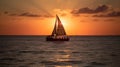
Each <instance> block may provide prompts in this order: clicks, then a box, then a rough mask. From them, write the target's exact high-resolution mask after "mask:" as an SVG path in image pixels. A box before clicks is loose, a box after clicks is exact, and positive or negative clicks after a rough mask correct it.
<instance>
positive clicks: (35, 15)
mask: <svg viewBox="0 0 120 67" xmlns="http://www.w3.org/2000/svg"><path fill="white" fill-rule="evenodd" d="M9 16H23V17H52V16H51V15H39V14H33V13H29V12H24V13H21V14H9Z"/></svg>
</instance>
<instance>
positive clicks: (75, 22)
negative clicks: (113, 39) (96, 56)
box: [0, 0, 120, 35]
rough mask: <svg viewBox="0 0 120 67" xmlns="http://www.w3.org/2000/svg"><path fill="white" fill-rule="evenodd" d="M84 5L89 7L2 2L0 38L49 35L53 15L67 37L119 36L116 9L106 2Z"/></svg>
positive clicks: (60, 1) (55, 2) (58, 0)
mask: <svg viewBox="0 0 120 67" xmlns="http://www.w3.org/2000/svg"><path fill="white" fill-rule="evenodd" d="M33 1H34V2H33ZM86 1H88V2H89V3H86V2H85V1H83V0H81V1H80V2H83V3H82V4H80V5H79V4H78V2H79V0H75V1H70V0H66V5H65V6H64V4H65V3H64V1H63V0H53V1H50V0H49V2H48V0H41V1H40V2H39V0H30V1H27V0H26V2H25V3H24V2H23V1H20V2H19V3H18V2H17V1H14V2H12V3H9V1H3V0H1V2H2V3H3V4H2V3H1V4H0V7H1V8H0V35H50V34H51V33H52V30H53V27H54V23H55V19H56V17H55V15H56V14H58V16H59V17H60V19H61V21H62V23H63V25H64V27H65V30H66V32H67V34H68V35H120V30H119V29H120V19H119V18H120V11H119V5H115V4H114V3H112V1H111V2H107V0H106V1H105V2H103V1H99V2H96V1H95V0H93V1H90V0H86ZM115 2H116V3H117V2H118V0H116V1H115ZM93 3H96V4H94V6H93V5H92V4H93ZM4 4H6V5H7V6H6V7H5V6H4ZM101 4H104V5H101ZM15 5H16V7H15Z"/></svg>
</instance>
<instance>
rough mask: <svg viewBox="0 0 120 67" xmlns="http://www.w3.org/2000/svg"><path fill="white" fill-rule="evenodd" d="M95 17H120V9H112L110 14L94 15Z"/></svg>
mask: <svg viewBox="0 0 120 67" xmlns="http://www.w3.org/2000/svg"><path fill="white" fill-rule="evenodd" d="M93 17H120V11H112V12H110V13H108V14H100V15H94V16H93Z"/></svg>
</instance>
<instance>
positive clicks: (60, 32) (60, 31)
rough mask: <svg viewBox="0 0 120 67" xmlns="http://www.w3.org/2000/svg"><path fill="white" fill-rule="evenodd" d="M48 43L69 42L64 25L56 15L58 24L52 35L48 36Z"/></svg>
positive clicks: (56, 23)
mask: <svg viewBox="0 0 120 67" xmlns="http://www.w3.org/2000/svg"><path fill="white" fill-rule="evenodd" d="M46 40H47V41H69V37H68V36H67V35H66V32H65V29H64V27H63V24H62V23H61V21H60V19H59V17H58V16H57V15H56V22H55V26H54V29H53V32H52V34H51V35H49V36H47V38H46Z"/></svg>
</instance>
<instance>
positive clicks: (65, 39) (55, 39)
mask: <svg viewBox="0 0 120 67" xmlns="http://www.w3.org/2000/svg"><path fill="white" fill-rule="evenodd" d="M46 41H69V38H52V37H47V38H46Z"/></svg>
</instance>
